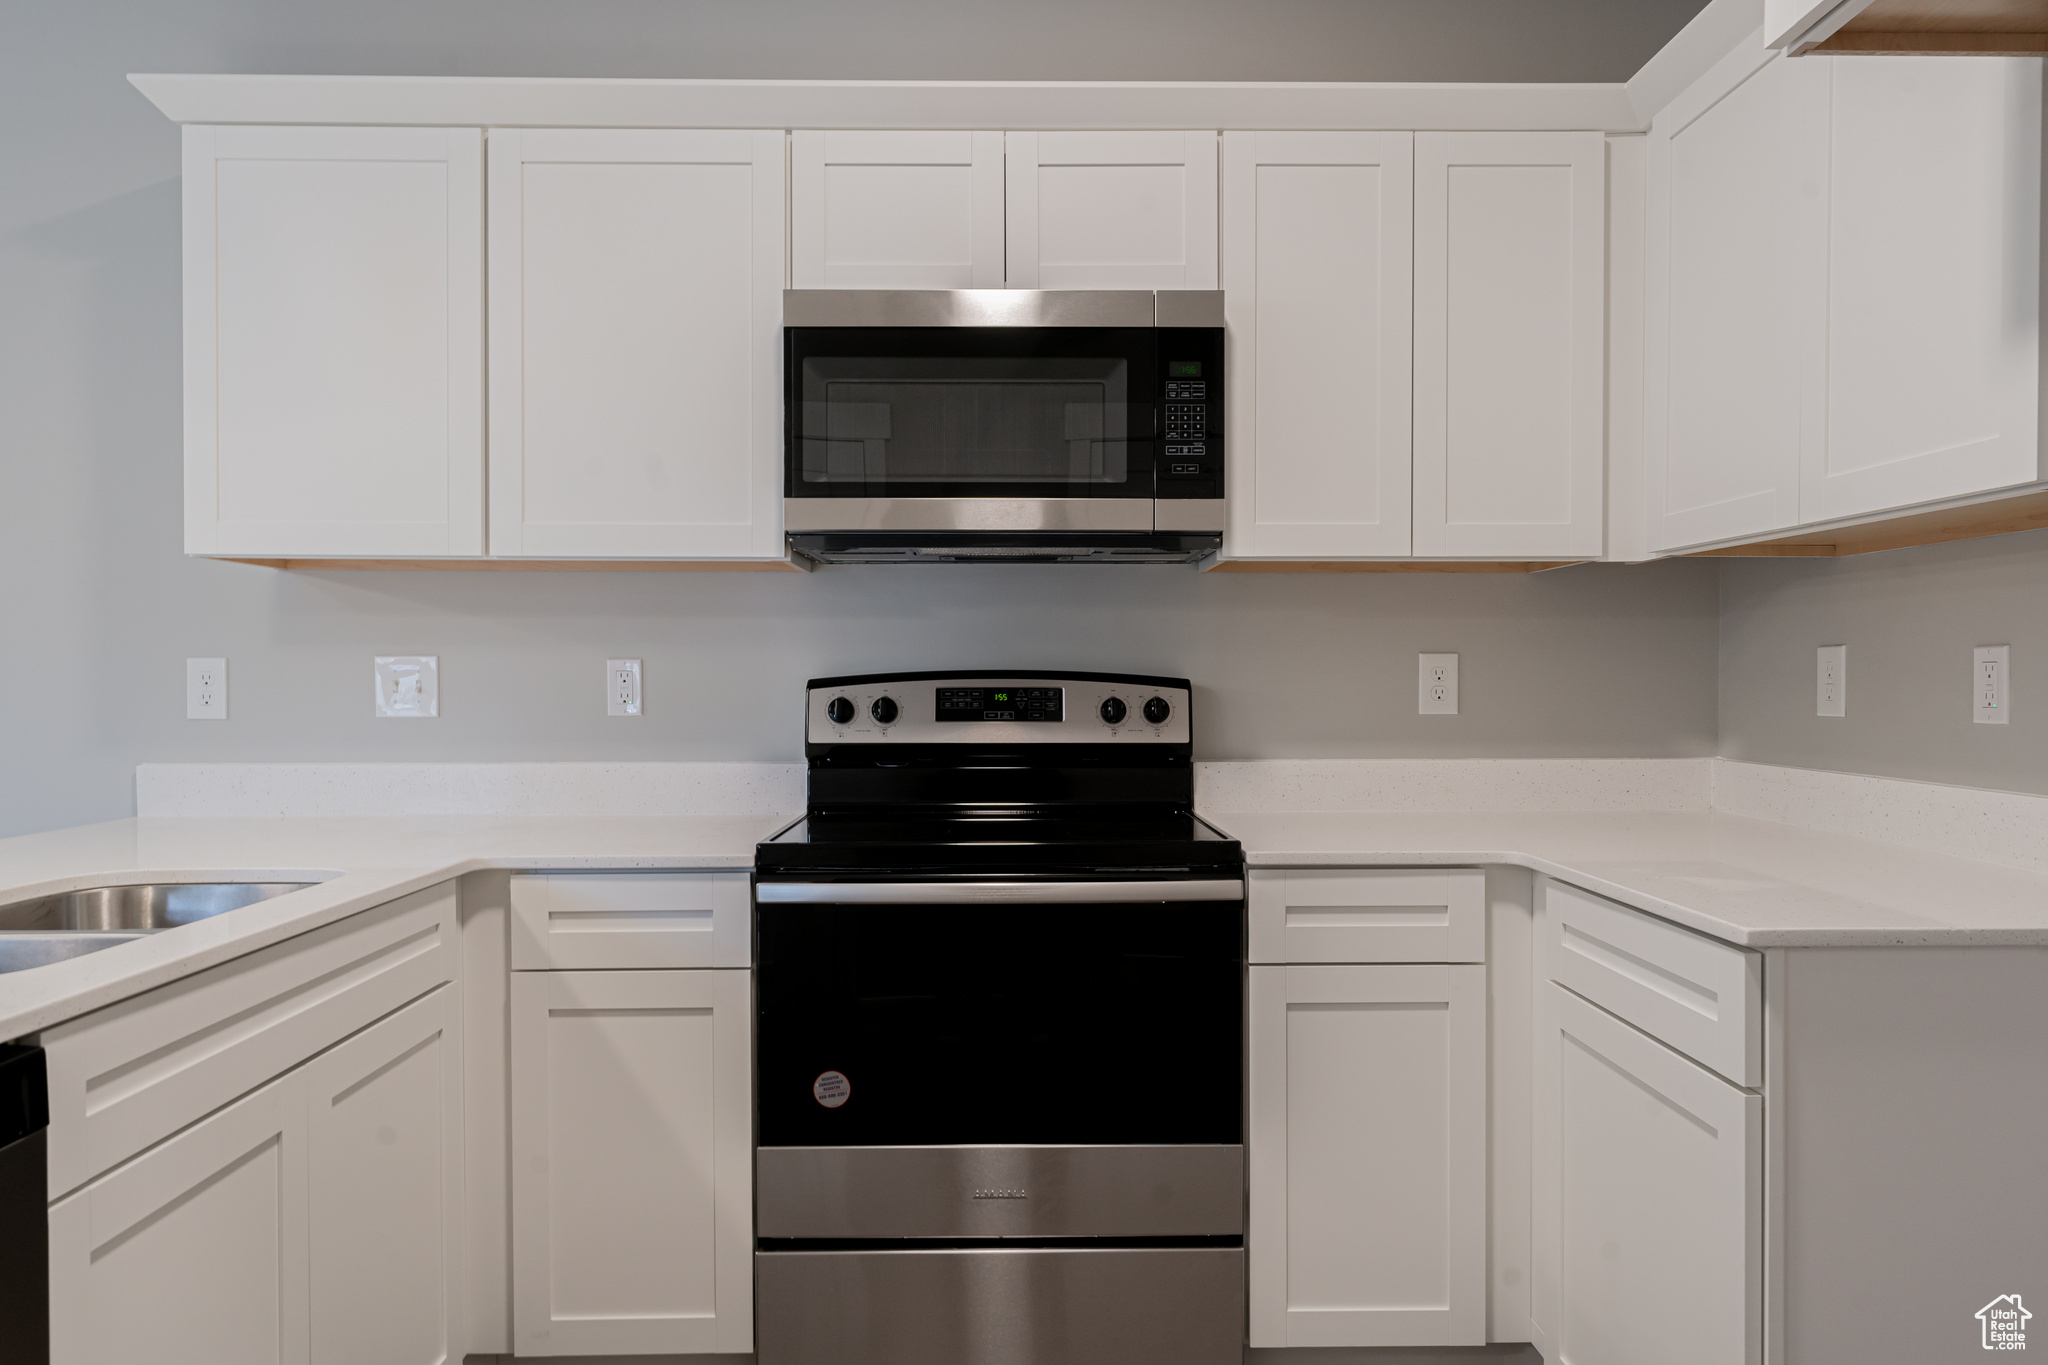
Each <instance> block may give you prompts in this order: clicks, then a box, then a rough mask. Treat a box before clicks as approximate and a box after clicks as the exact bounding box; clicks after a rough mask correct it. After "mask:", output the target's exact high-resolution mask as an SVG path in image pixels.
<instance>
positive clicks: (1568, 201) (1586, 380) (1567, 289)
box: [1414, 133, 1607, 559]
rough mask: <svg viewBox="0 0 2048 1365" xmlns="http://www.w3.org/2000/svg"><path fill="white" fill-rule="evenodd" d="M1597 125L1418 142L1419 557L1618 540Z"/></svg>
mask: <svg viewBox="0 0 2048 1365" xmlns="http://www.w3.org/2000/svg"><path fill="white" fill-rule="evenodd" d="M1606 162H1607V154H1606V147H1605V139H1604V138H1603V137H1602V136H1601V135H1600V134H1599V133H1417V134H1416V135H1415V545H1414V550H1415V553H1416V554H1417V555H1431V556H1438V557H1453V558H1462V559H1471V558H1483V557H1487V556H1522V557H1528V556H1538V557H1553V556H1554V557H1559V558H1591V557H1593V556H1595V555H1598V554H1599V553H1600V552H1601V549H1602V546H1603V544H1604V541H1605V536H1604V506H1605V499H1604V497H1603V484H1604V481H1605V478H1606V459H1605V451H1606V411H1605V406H1604V399H1605V395H1606V384H1605V382H1604V366H1605V357H1606V316H1605V306H1606V294H1607V290H1606V280H1605V275H1606V267H1607V253H1606V215H1607V194H1606V181H1607V166H1606Z"/></svg>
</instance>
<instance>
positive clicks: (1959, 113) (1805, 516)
mask: <svg viewBox="0 0 2048 1365" xmlns="http://www.w3.org/2000/svg"><path fill="white" fill-rule="evenodd" d="M1803 60H1808V61H1811V60H1813V59H1812V58H1806V59H1803ZM1823 60H1826V62H1827V66H1828V68H1829V69H1830V72H1831V75H1832V80H1833V91H1832V99H1831V110H1832V118H1831V119H1830V124H1831V134H1832V135H1831V137H1830V139H1829V141H1830V147H1831V152H1832V159H1831V164H1830V166H1829V214H1828V270H1827V283H1828V299H1827V336H1828V354H1827V370H1826V375H1827V398H1826V419H1827V440H1826V443H1825V445H1824V446H1809V447H1808V448H1807V450H1806V460H1805V464H1804V467H1803V470H1802V478H1801V481H1800V504H1799V513H1800V515H1799V519H1800V520H1801V521H1824V520H1827V519H1830V518H1834V517H1845V516H1854V515H1856V514H1858V513H1864V512H1874V511H1883V510H1885V509H1888V508H1894V507H1905V506H1910V505H1912V504H1914V503H1921V502H1931V501H1935V500H1938V499H1942V498H1947V497H1956V496H1962V495H1967V494H1971V493H1980V492H1986V491H1989V490H1993V489H1997V488H2003V487H2008V486H2011V485H2013V484H2023V483H2032V482H2034V481H2035V480H2037V479H2039V478H2041V477H2042V471H2041V455H2040V441H2039V435H2038V414H2037V407H2036V404H2037V395H2038V392H2039V356H2040V347H2039V338H2040V326H2039V300H2040V263H2041V260H2040V231H2041V215H2040V203H2041V194H2040V190H2041V63H2040V60H2039V59H2038V58H2031V59H2017V58H2016V59H1997V58H1984V57H1900V58H1896V59H1886V60H1883V61H1877V60H1872V59H1869V58H1865V59H1861V60H1858V59H1853V58H1842V59H1823Z"/></svg>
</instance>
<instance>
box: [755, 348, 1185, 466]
mask: <svg viewBox="0 0 2048 1365" xmlns="http://www.w3.org/2000/svg"><path fill="white" fill-rule="evenodd" d="M1076 330H1079V331H1081V332H1083V333H1086V335H1082V336H1074V335H1071V334H1070V333H1069V332H1068V331H1067V330H1066V329H1056V330H1055V331H1052V332H1048V331H1045V330H1039V329H1017V328H932V329H923V328H792V329H790V339H791V340H790V355H789V362H790V367H791V374H790V382H791V388H792V390H793V392H792V394H791V398H792V400H793V401H792V402H791V404H790V409H791V411H790V418H791V423H790V425H791V428H792V438H793V439H792V446H793V449H792V451H791V457H792V458H791V461H790V471H789V475H790V477H789V478H788V480H787V484H786V487H787V493H788V496H789V497H791V498H793V499H808V498H820V499H826V498H829V499H863V500H874V499H892V500H893V499H997V500H1012V501H1014V500H1020V499H1022V500H1033V499H1057V500H1063V501H1064V500H1071V499H1141V500H1146V501H1149V500H1150V499H1151V497H1152V492H1153V489H1152V473H1153V471H1152V462H1151V459H1150V447H1151V436H1152V431H1151V428H1152V425H1153V420H1152V419H1153V414H1152V407H1153V405H1152V404H1151V403H1149V402H1146V401H1143V400H1142V395H1143V393H1144V392H1146V390H1147V386H1148V385H1149V384H1150V382H1151V374H1150V371H1151V369H1152V360H1151V355H1150V351H1149V349H1148V347H1149V341H1150V337H1149V333H1147V332H1144V331H1142V330H1141V329H1076ZM926 333H936V335H935V336H933V335H923V334H926ZM1126 333H1131V334H1129V335H1127V334H1126ZM991 334H993V335H991Z"/></svg>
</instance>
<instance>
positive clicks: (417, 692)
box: [375, 654, 441, 720]
mask: <svg viewBox="0 0 2048 1365" xmlns="http://www.w3.org/2000/svg"><path fill="white" fill-rule="evenodd" d="M375 673H376V679H377V715H378V716H379V717H380V718H396V719H404V720H425V719H428V718H430V717H433V716H438V715H440V714H441V656H440V655H438V654H380V655H378V656H377V659H376V662H375Z"/></svg>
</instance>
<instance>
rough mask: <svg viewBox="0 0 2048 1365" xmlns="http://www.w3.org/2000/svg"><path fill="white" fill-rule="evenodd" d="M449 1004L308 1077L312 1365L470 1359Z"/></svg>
mask: <svg viewBox="0 0 2048 1365" xmlns="http://www.w3.org/2000/svg"><path fill="white" fill-rule="evenodd" d="M455 999H456V996H455V988H454V987H453V986H442V987H440V988H439V989H438V990H436V991H434V992H433V993H432V994H430V995H428V996H425V997H424V998H422V999H419V1000H415V1001H414V1002H413V1003H412V1004H410V1005H407V1006H406V1007H405V1008H404V1009H402V1010H400V1011H398V1013H396V1014H393V1015H389V1016H387V1017H386V1018H384V1019H383V1020H381V1021H379V1022H378V1023H375V1024H372V1025H371V1026H370V1027H369V1028H367V1029H365V1030H363V1031H362V1032H361V1033H359V1034H357V1035H356V1036H355V1037H353V1038H350V1039H348V1040H346V1041H345V1042H343V1043H341V1044H339V1045H338V1046H336V1047H335V1048H333V1049H332V1050H330V1051H328V1052H324V1053H322V1054H321V1055H320V1056H318V1057H316V1058H314V1059H313V1060H312V1061H311V1062H309V1063H307V1065H306V1068H305V1095H306V1136H307V1151H308V1153H309V1158H308V1162H307V1168H308V1171H309V1173H310V1177H311V1181H310V1194H309V1197H308V1199H307V1226H308V1228H309V1233H310V1246H311V1251H310V1253H309V1255H308V1264H309V1266H310V1270H311V1277H312V1281H311V1282H312V1307H311V1318H312V1356H311V1362H312V1365H362V1362H365V1361H373V1360H374V1361H377V1362H380V1365H442V1362H445V1361H449V1360H456V1361H459V1360H460V1359H461V1358H462V1353H461V1352H460V1351H459V1350H457V1349H455V1348H454V1345H453V1343H451V1341H450V1339H449V1336H450V1331H451V1327H452V1324H453V1322H454V1318H455V1306H456V1305H457V1304H458V1303H460V1302H461V1295H460V1293H459V1292H458V1291H459V1286H460V1279H459V1271H460V1263H461V1262H460V1256H459V1254H458V1253H459V1249H460V1238H459V1236H458V1229H459V1228H460V1226H461V1213H462V1194H461V1174H460V1173H461V1143H460V1137H461V1103H462V1091H461V1084H462V1066H461V1049H460V1048H459V1047H458V1046H457V1042H456V1039H457V1030H456V1025H455Z"/></svg>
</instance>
